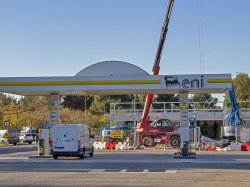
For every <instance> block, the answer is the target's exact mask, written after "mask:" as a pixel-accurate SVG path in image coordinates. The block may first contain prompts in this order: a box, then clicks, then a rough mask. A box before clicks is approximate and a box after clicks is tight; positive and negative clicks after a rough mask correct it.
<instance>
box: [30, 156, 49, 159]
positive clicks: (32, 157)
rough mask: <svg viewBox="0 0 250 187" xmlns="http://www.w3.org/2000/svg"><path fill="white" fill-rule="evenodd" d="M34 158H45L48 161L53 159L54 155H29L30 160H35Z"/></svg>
mask: <svg viewBox="0 0 250 187" xmlns="http://www.w3.org/2000/svg"><path fill="white" fill-rule="evenodd" d="M34 158H39V159H41V158H44V159H47V158H53V156H52V155H29V156H28V159H34Z"/></svg>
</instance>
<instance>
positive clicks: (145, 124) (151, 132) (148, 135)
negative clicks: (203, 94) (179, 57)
mask: <svg viewBox="0 0 250 187" xmlns="http://www.w3.org/2000/svg"><path fill="white" fill-rule="evenodd" d="M173 5H174V0H169V2H168V7H167V11H166V15H165V19H164V23H163V26H162V30H161V35H160V39H159V42H158V47H157V51H156V55H155V59H154V64H153V67H152V75H158V74H159V71H160V60H161V54H162V51H163V47H164V43H165V39H166V36H167V32H168V24H169V20H170V16H171V12H172V9H173ZM153 97H154V94H147V97H146V101H145V104H144V109H143V113H142V117H141V121H140V122H139V123H138V124H137V132H139V133H140V140H141V143H143V144H144V145H148V146H152V145H153V144H154V141H153V139H155V138H156V139H158V140H160V141H162V139H163V138H162V137H163V134H164V133H165V134H166V132H173V131H174V127H173V125H172V124H171V122H170V121H169V120H164V119H161V120H158V121H157V122H156V123H155V124H150V125H149V120H150V119H149V118H150V117H149V115H148V114H149V110H150V107H151V105H152V102H153ZM161 125H162V126H161ZM163 126H164V127H163ZM159 127H160V128H159ZM173 138H175V139H174V141H175V144H176V145H177V144H179V143H180V140H179V136H178V135H177V136H175V137H174V136H173Z"/></svg>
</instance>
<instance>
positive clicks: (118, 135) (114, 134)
mask: <svg viewBox="0 0 250 187" xmlns="http://www.w3.org/2000/svg"><path fill="white" fill-rule="evenodd" d="M111 137H112V138H117V139H121V138H123V131H122V130H112V134H111Z"/></svg>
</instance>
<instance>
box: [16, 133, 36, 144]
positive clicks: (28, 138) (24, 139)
mask: <svg viewBox="0 0 250 187" xmlns="http://www.w3.org/2000/svg"><path fill="white" fill-rule="evenodd" d="M19 139H20V142H21V143H28V144H31V143H32V142H33V140H34V139H33V136H32V135H31V134H30V133H20V135H19Z"/></svg>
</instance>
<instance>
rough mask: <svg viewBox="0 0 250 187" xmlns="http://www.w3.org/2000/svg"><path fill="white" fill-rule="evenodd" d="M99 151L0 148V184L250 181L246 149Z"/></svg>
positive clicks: (215, 183) (249, 156)
mask: <svg viewBox="0 0 250 187" xmlns="http://www.w3.org/2000/svg"><path fill="white" fill-rule="evenodd" d="M174 151H176V150H162V149H147V150H135V151H134V150H132V151H97V152H96V154H95V155H94V157H88V156H86V157H85V159H83V160H81V159H78V158H74V157H59V159H58V160H53V159H51V158H47V159H40V158H36V159H28V156H29V155H34V154H36V153H37V151H36V149H35V148H34V147H33V146H32V145H19V146H10V147H2V148H0V181H1V182H0V186H18V185H21V186H222V185H225V186H236V185H237V186H250V177H249V176H250V153H249V152H197V159H174V158H173V153H174Z"/></svg>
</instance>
